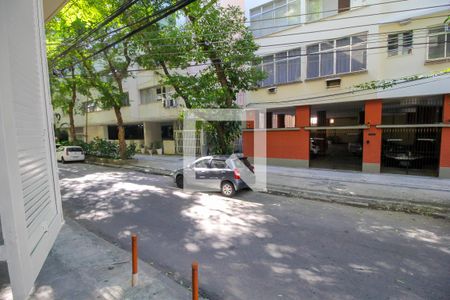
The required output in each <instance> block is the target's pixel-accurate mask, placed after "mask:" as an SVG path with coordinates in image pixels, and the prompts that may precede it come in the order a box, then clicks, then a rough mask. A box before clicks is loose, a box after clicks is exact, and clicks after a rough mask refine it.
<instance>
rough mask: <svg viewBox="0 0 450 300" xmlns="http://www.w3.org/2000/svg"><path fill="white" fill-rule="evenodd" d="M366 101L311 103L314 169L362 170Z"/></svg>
mask: <svg viewBox="0 0 450 300" xmlns="http://www.w3.org/2000/svg"><path fill="white" fill-rule="evenodd" d="M363 128H365V125H364V102H348V103H333V104H323V105H313V106H311V127H309V129H310V159H309V166H310V167H311V168H325V169H337V170H353V171H361V170H362V141H363Z"/></svg>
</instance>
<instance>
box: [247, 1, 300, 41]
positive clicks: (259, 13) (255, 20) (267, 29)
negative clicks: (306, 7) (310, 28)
mask: <svg viewBox="0 0 450 300" xmlns="http://www.w3.org/2000/svg"><path fill="white" fill-rule="evenodd" d="M277 2H278V3H277ZM281 2H283V4H281V5H280V3H281ZM276 3H277V4H278V6H276V5H275V4H276ZM295 3H298V5H299V9H298V13H294V14H293V15H292V16H291V15H289V14H288V13H289V11H290V10H289V8H290V7H292V5H294V4H295ZM269 6H271V8H269V9H267V8H268V7H269ZM264 8H266V9H264ZM281 10H282V12H283V13H282V15H284V14H285V16H284V18H285V19H286V22H285V24H282V25H280V24H277V20H280V19H279V17H278V16H277V13H279V12H280V11H281ZM293 11H294V12H295V10H293ZM300 13H301V0H283V1H280V0H273V1H270V2H267V3H264V4H262V5H259V6H257V7H254V8H251V9H249V19H250V30H251V31H252V32H253V34H254V36H255V37H261V36H264V35H267V34H271V33H274V32H277V31H280V30H284V29H285V28H286V27H289V26H293V25H298V24H300V23H301V18H300ZM267 14H270V15H271V17H269V18H268V17H267V16H264V15H267ZM292 18H294V19H295V18H297V20H296V22H292V20H293V19H292ZM281 20H284V19H281ZM266 23H270V24H266ZM255 24H257V26H255ZM259 24H261V25H259ZM258 25H259V26H258Z"/></svg>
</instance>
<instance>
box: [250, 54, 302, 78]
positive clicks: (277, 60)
mask: <svg viewBox="0 0 450 300" xmlns="http://www.w3.org/2000/svg"><path fill="white" fill-rule="evenodd" d="M301 49H302V48H301V47H297V48H293V49H288V50H285V51H280V52H277V53H273V54H270V55H264V56H262V57H261V59H262V61H261V64H260V65H258V68H259V69H260V70H262V71H263V72H265V70H264V67H265V66H269V65H272V73H273V75H272V76H268V77H267V78H266V79H264V80H262V81H260V82H259V86H260V87H271V86H274V85H283V84H290V83H297V82H301V81H302V80H301V75H302V70H301V63H302V61H301V56H302V54H301ZM296 51H298V52H299V54H292V56H291V53H295V52H296ZM283 53H284V56H280V54H283ZM277 56H278V57H277ZM269 58H271V61H268V60H269ZM265 60H266V61H265ZM283 62H284V63H285V66H286V67H285V68H286V69H285V71H284V72H285V73H286V74H285V79H286V81H285V82H279V81H278V71H277V67H278V66H279V64H281V63H283ZM296 63H298V70H299V74H298V79H295V80H289V75H290V73H289V70H290V68H293V67H294V66H295V64H296ZM269 75H270V74H269ZM270 77H272V79H273V80H272V81H271V82H267V83H266V81H267V80H268V79H269V78H270Z"/></svg>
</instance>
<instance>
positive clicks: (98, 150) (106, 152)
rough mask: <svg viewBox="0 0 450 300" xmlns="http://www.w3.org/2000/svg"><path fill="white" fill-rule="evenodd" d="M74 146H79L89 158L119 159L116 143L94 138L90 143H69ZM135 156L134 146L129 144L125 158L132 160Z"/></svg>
mask: <svg viewBox="0 0 450 300" xmlns="http://www.w3.org/2000/svg"><path fill="white" fill-rule="evenodd" d="M71 144H72V145H74V146H80V147H81V148H83V150H84V152H85V153H86V154H87V155H90V156H96V157H104V158H114V159H118V158H120V154H119V144H118V143H117V142H113V141H108V140H103V139H100V138H94V140H93V141H91V142H90V143H85V142H83V141H74V142H73V143H71ZM135 154H136V145H135V144H131V145H129V146H127V150H126V156H127V158H132V157H133V156H134V155H135Z"/></svg>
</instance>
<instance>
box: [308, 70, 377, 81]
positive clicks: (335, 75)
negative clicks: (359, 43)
mask: <svg viewBox="0 0 450 300" xmlns="http://www.w3.org/2000/svg"><path fill="white" fill-rule="evenodd" d="M368 72H369V71H368V70H367V69H366V70H361V71H355V72H347V73H339V74H331V75H326V76H320V77H314V78H305V82H307V81H314V80H322V79H329V78H336V77H341V76H349V75H360V74H364V73H368Z"/></svg>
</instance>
